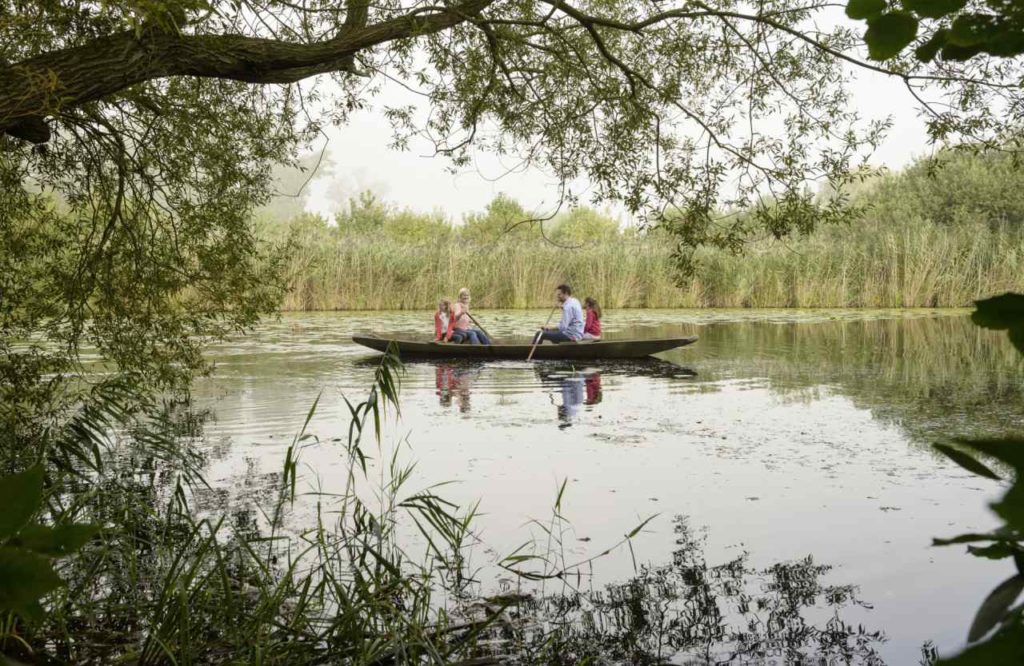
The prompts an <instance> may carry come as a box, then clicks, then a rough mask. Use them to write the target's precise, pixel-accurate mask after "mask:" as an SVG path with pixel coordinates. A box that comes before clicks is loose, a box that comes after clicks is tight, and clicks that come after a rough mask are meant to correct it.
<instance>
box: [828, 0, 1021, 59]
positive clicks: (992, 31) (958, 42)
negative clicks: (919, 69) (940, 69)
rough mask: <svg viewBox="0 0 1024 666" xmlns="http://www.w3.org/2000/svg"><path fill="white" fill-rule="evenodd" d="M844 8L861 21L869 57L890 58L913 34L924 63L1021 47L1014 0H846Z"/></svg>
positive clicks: (1006, 54)
mask: <svg viewBox="0 0 1024 666" xmlns="http://www.w3.org/2000/svg"><path fill="white" fill-rule="evenodd" d="M846 14H847V16H849V17H850V18H853V19H863V20H865V21H867V31H866V32H865V33H864V41H865V42H867V44H868V48H869V50H870V53H871V57H872V58H873V59H875V60H889V59H890V58H895V57H896V56H897V55H899V53H900V52H901V51H903V50H904V49H905V48H906V47H908V46H910V45H911V44H912V43H914V42H915V40H916V43H917V46H916V48H915V49H914V56H915V57H916V58H917V59H918V60H920V61H922V62H925V63H929V62H931V61H933V60H935V58H936V57H939V58H941V59H942V60H945V61H950V62H962V61H965V60H970V59H971V58H973V57H975V56H977V55H980V54H987V55H990V56H995V57H998V58H1011V57H1014V56H1019V55H1021V54H1022V53H1024V5H1021V3H1020V2H1016V1H1015V0H984V1H983V2H968V0H899V1H898V2H897V1H893V2H892V3H887V2H886V0H849V2H848V4H847V5H846Z"/></svg>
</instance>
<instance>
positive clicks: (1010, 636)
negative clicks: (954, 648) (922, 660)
mask: <svg viewBox="0 0 1024 666" xmlns="http://www.w3.org/2000/svg"><path fill="white" fill-rule="evenodd" d="M994 664H1024V627H1022V626H1021V625H1020V624H1011V625H1010V626H1008V627H1006V628H1005V629H1002V630H1000V631H998V632H996V634H995V635H994V636H992V638H990V639H989V640H987V641H985V642H984V643H979V644H978V645H972V646H971V647H969V648H967V649H966V650H964V651H963V652H961V653H960V654H958V655H957V656H955V657H952V658H950V659H942V660H940V661H939V663H938V666H993V665H994Z"/></svg>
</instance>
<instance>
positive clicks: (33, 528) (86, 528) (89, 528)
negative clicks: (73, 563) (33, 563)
mask: <svg viewBox="0 0 1024 666" xmlns="http://www.w3.org/2000/svg"><path fill="white" fill-rule="evenodd" d="M99 531H100V528H99V526H98V525H57V526H56V527H50V526H48V525H28V526H26V527H25V528H23V529H22V530H21V531H20V532H19V533H18V535H17V536H16V537H14V538H13V539H12V540H11V542H10V544H9V545H11V546H16V547H19V548H24V549H26V550H31V551H32V552H34V553H38V554H40V555H47V556H49V557H61V556H62V555H68V554H70V553H73V552H75V551H76V550H78V549H79V548H81V547H82V546H84V545H85V544H86V543H88V542H89V540H90V539H92V538H93V537H94V536H96V533H97V532H99Z"/></svg>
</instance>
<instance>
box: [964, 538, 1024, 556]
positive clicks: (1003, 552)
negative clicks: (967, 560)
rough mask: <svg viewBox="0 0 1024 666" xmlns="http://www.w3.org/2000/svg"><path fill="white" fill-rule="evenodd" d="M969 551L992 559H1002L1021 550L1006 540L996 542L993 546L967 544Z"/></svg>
mask: <svg viewBox="0 0 1024 666" xmlns="http://www.w3.org/2000/svg"><path fill="white" fill-rule="evenodd" d="M967 552H968V553H970V554H971V555H974V556H975V557H984V558H987V559H990V560H1001V559H1004V558H1007V557H1013V556H1014V555H1016V554H1018V553H1019V552H1020V551H1019V550H1017V548H1015V547H1014V546H1013V544H1010V543H1007V542H1005V541H1000V542H998V543H994V544H992V545H991V546H967Z"/></svg>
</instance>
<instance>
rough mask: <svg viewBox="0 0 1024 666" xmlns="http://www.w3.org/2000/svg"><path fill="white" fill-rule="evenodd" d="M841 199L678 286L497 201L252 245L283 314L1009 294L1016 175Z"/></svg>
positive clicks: (883, 181) (957, 169) (916, 171)
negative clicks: (274, 259)
mask: <svg viewBox="0 0 1024 666" xmlns="http://www.w3.org/2000/svg"><path fill="white" fill-rule="evenodd" d="M853 202H854V203H855V204H856V205H858V206H864V207H865V209H866V210H865V213H864V215H863V217H862V218H861V219H860V220H859V221H857V222H855V223H853V224H851V225H842V226H828V227H821V228H818V229H817V230H815V231H814V232H813V233H811V234H809V235H804V236H799V237H795V238H790V239H788V240H776V239H774V238H771V237H766V236H765V235H763V232H762V234H761V235H757V234H756V233H755V232H754V230H753V229H751V230H750V232H749V233H747V234H746V236H747V238H748V241H747V243H746V244H745V246H743V248H742V253H739V252H737V253H732V252H729V251H727V250H722V249H716V248H702V249H698V250H697V251H696V252H695V255H694V258H695V259H696V260H697V261H696V272H695V273H694V274H693V275H692V276H688V277H686V279H683V280H680V279H679V275H678V273H677V272H676V271H675V270H674V266H675V265H676V263H675V262H673V261H671V259H672V258H673V254H674V253H676V252H678V251H679V248H678V246H677V244H676V242H675V240H674V238H675V234H670V233H666V232H664V231H662V230H654V231H649V232H645V231H642V230H637V229H635V228H632V227H626V228H620V225H619V223H618V222H617V221H616V220H615V219H613V218H612V217H610V216H608V215H606V214H602V213H600V212H598V211H595V210H592V209H589V208H578V209H575V210H573V211H571V212H569V213H565V214H562V215H560V216H557V217H556V218H554V219H552V220H550V221H547V222H544V223H537V222H533V221H531V218H532V217H533V215H532V214H531V213H530V212H529V211H526V210H524V209H523V207H522V206H521V205H519V204H518V203H517V202H515V201H513V200H511V199H509V198H508V197H505V196H499V197H497V198H496V199H495V200H494V201H492V202H491V203H490V204H489V205H488V206H487V208H486V210H484V211H483V212H481V213H479V214H473V215H469V216H467V218H466V219H465V220H464V221H463V222H462V224H459V225H455V224H452V223H451V221H450V220H449V219H447V218H446V217H445V216H444V215H442V214H440V213H437V212H435V213H429V214H423V213H417V212H413V211H409V210H398V209H395V208H393V207H390V206H388V205H387V204H385V203H384V202H382V201H380V200H379V199H377V198H375V197H373V196H372V195H370V194H369V193H364V194H363V195H361V196H360V197H358V198H356V199H353V200H351V201H350V204H349V206H348V208H347V209H346V210H345V211H343V212H342V213H340V214H338V216H337V218H336V220H335V221H334V223H330V222H329V221H328V220H326V219H324V218H322V217H320V216H316V215H310V214H304V215H299V216H296V217H293V218H292V219H290V220H289V221H287V222H283V221H281V220H264V222H263V224H262V234H263V235H264V236H265V237H267V238H270V239H274V240H281V239H282V238H283V237H285V236H287V237H288V238H289V239H290V240H291V242H292V243H293V246H292V247H291V249H290V252H289V258H288V260H287V266H286V270H287V275H288V280H289V284H290V287H291V289H290V292H289V294H288V296H287V297H286V298H285V301H284V304H283V307H284V309H286V310H334V309H342V310H343V309H353V310H361V309H368V310H375V309H419V308H430V307H432V306H433V305H434V304H435V302H436V300H437V298H438V297H439V296H441V295H445V294H447V295H451V294H452V293H454V291H455V290H456V289H458V288H459V287H461V286H468V287H469V288H470V289H471V290H472V291H473V293H474V299H475V302H476V303H477V305H479V306H480V307H492V308H527V307H543V306H545V305H546V304H547V303H548V302H549V301H550V290H551V286H552V285H554V284H557V283H559V282H562V281H569V282H571V283H573V284H574V285H576V286H577V287H578V289H579V290H581V291H583V292H586V293H587V294H592V295H593V296H595V297H596V298H598V299H599V300H600V301H601V302H602V304H603V305H605V306H606V307H652V308H670V307H961V306H968V305H970V304H971V302H972V301H973V300H974V299H976V298H979V297H981V296H984V295H987V294H991V293H997V292H1001V291H1007V290H1021V289H1024V249H1022V248H1024V246H1022V244H1021V240H1022V238H1024V174H1022V173H1021V172H1020V171H1018V170H1014V168H1013V165H1012V163H1011V160H1010V159H1009V158H1005V157H998V156H980V157H979V156H972V155H967V154H962V155H957V154H944V155H942V156H940V158H939V159H938V160H936V161H932V160H927V161H921V162H918V163H917V164H914V165H912V166H911V167H909V168H908V169H906V170H905V171H903V172H901V173H897V174H886V175H882V176H879V177H876V178H872V179H869V180H868V181H867V182H865V183H863V184H862V185H860V186H859V188H858V190H857V191H856V192H855V193H854V195H853ZM725 223H726V224H735V223H739V224H743V223H744V222H743V220H738V221H737V220H727V221H726V222H725Z"/></svg>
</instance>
